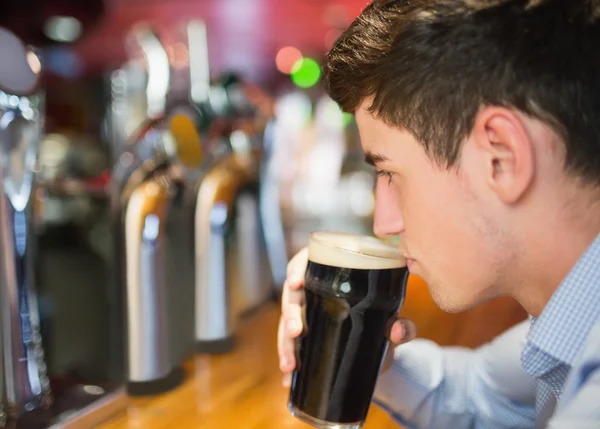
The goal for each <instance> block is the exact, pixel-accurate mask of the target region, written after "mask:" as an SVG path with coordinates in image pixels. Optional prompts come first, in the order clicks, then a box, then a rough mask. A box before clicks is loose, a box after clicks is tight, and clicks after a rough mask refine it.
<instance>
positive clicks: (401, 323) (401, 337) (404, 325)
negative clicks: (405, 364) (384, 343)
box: [389, 318, 417, 345]
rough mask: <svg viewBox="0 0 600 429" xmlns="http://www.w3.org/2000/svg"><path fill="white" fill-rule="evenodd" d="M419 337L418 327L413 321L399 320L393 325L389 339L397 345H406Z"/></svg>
mask: <svg viewBox="0 0 600 429" xmlns="http://www.w3.org/2000/svg"><path fill="white" fill-rule="evenodd" d="M416 336H417V326H416V325H415V324H414V322H413V321H412V320H408V319H403V318H398V319H396V320H395V321H394V323H393V324H392V328H391V329H390V334H389V339H390V341H391V342H392V343H393V344H395V345H399V344H404V343H407V342H409V341H411V340H413V339H414V338H415V337H416Z"/></svg>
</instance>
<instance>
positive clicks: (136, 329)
mask: <svg viewBox="0 0 600 429" xmlns="http://www.w3.org/2000/svg"><path fill="white" fill-rule="evenodd" d="M134 35H135V39H136V40H137V41H138V43H139V45H140V48H141V50H142V52H143V54H144V57H145V58H146V62H147V73H148V77H147V85H148V88H147V89H146V91H145V92H146V99H147V102H146V104H147V111H146V119H145V120H144V121H143V122H142V124H141V125H140V126H139V128H138V130H137V131H136V132H133V133H130V134H129V135H128V144H127V145H126V147H125V150H123V151H122V152H121V153H120V154H119V155H118V156H117V157H116V164H115V167H114V170H113V177H112V179H113V189H112V196H113V213H114V219H115V220H116V221H117V223H116V225H115V227H116V233H117V236H118V237H119V238H118V240H117V244H118V248H117V251H118V259H119V263H120V264H121V267H120V269H119V270H118V271H119V273H118V274H119V278H118V281H119V282H120V283H121V284H123V285H124V287H123V289H124V291H126V313H127V316H126V322H125V325H126V326H127V386H128V390H129V393H130V394H132V395H144V394H154V393H159V392H164V391H167V390H170V389H171V388H174V387H175V386H177V385H178V384H179V383H180V382H181V381H182V379H183V370H182V368H181V365H180V358H179V356H176V353H175V352H174V351H173V349H172V347H171V338H172V336H173V332H172V331H173V329H172V325H171V320H172V314H171V311H170V310H169V306H170V304H169V295H170V294H171V293H172V291H171V289H172V284H173V283H174V279H172V278H170V277H169V275H168V270H167V263H166V257H167V252H168V251H169V250H168V249H167V248H168V246H169V239H168V237H167V233H166V225H167V222H168V219H169V216H170V214H171V211H172V208H173V199H174V197H175V195H176V193H177V190H178V187H179V186H180V183H181V182H182V181H183V177H184V176H185V174H184V173H182V171H183V172H185V170H186V169H195V168H197V167H198V166H199V165H200V164H201V163H202V158H203V151H202V147H201V145H200V139H199V136H198V134H197V133H196V131H195V126H194V124H193V122H192V119H191V118H190V117H189V116H186V115H184V114H176V113H172V112H169V111H168V110H169V109H168V108H167V107H166V99H167V92H168V88H169V70H170V65H169V63H168V57H167V55H166V53H165V52H164V48H163V47H162V44H161V43H160V41H159V39H158V37H157V36H156V35H155V34H154V32H152V31H150V30H149V29H145V28H139V29H138V30H137V31H136V32H135V34H134ZM137 117H139V116H135V117H134V118H133V119H134V120H136V118H137ZM121 135H123V132H121Z"/></svg>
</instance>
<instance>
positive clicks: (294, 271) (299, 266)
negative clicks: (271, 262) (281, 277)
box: [286, 247, 308, 290]
mask: <svg viewBox="0 0 600 429" xmlns="http://www.w3.org/2000/svg"><path fill="white" fill-rule="evenodd" d="M307 265H308V248H306V247H305V248H304V249H302V250H300V251H299V252H298V253H296V254H295V255H294V257H293V258H292V259H291V260H290V262H289V263H288V266H287V279H286V283H287V285H288V287H289V288H290V289H292V290H295V289H299V288H300V287H302V286H303V285H304V273H305V272H306V267H307Z"/></svg>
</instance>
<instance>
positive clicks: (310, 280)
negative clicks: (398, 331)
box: [289, 231, 408, 429]
mask: <svg viewBox="0 0 600 429" xmlns="http://www.w3.org/2000/svg"><path fill="white" fill-rule="evenodd" d="M308 260H309V261H308V267H307V270H306V275H305V288H304V293H305V296H306V302H305V304H306V305H305V329H304V332H303V333H302V335H301V336H300V337H299V338H298V343H297V345H296V350H297V356H296V359H297V365H296V370H295V371H294V373H293V376H292V386H291V388H290V398H289V409H290V411H291V413H292V414H293V415H294V416H296V417H298V418H299V419H300V420H303V421H304V422H306V423H308V424H310V425H312V426H315V427H317V428H330V429H331V428H336V429H354V428H360V427H362V426H363V425H364V422H365V419H366V416H367V412H368V410H369V406H370V404H371V400H372V397H373V392H374V390H375V384H376V381H377V377H378V375H379V370H380V367H381V364H382V361H383V356H384V354H385V352H386V349H387V347H388V339H387V333H388V331H389V328H390V326H391V323H392V322H393V320H394V319H395V317H396V314H397V313H398V311H399V309H400V307H401V305H402V302H403V300H404V295H405V290H406V282H407V279H408V270H407V268H406V260H405V259H404V258H403V257H402V256H401V255H400V254H399V253H398V251H397V250H396V249H395V248H393V247H391V246H389V245H387V244H385V243H383V242H381V241H380V240H378V239H376V238H374V237H369V236H363V235H357V234H349V233H341V232H331V231H318V232H314V233H312V234H311V236H310V241H309V245H308Z"/></svg>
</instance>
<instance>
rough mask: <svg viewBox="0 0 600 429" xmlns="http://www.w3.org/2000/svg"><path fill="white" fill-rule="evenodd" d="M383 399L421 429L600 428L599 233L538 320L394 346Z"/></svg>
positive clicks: (378, 397) (400, 418)
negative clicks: (450, 342) (474, 345)
mask: <svg viewBox="0 0 600 429" xmlns="http://www.w3.org/2000/svg"><path fill="white" fill-rule="evenodd" d="M375 403H377V404H378V405H380V406H381V407H382V408H383V409H385V410H386V411H387V412H388V413H389V414H390V415H391V416H392V417H393V418H394V419H395V420H396V421H397V422H398V423H400V424H402V425H404V426H406V427H408V428H411V429H412V428H414V429H417V428H419V429H509V428H510V429H518V428H535V429H541V428H546V429H600V235H599V236H598V237H596V239H595V240H594V242H593V243H592V244H591V245H590V247H589V248H588V249H587V250H586V251H585V253H584V254H583V255H582V257H581V258H580V259H579V261H578V262H577V264H576V265H575V266H574V267H573V269H572V270H571V271H570V272H569V274H568V275H567V277H565V279H564V280H563V282H562V283H561V284H560V286H559V287H558V288H557V290H556V292H555V293H554V295H553V296H552V298H551V299H550V301H549V302H548V304H547V305H546V307H545V308H544V310H543V312H542V314H541V315H540V316H539V317H538V318H537V319H533V318H531V319H530V320H527V321H524V322H522V323H520V324H518V325H516V326H514V327H513V328H511V329H509V330H508V331H506V332H505V333H503V334H502V335H500V336H498V337H497V338H495V339H494V340H493V341H492V342H490V343H489V344H485V345H483V346H482V347H480V348H478V349H475V350H471V349H467V348H461V347H440V346H438V345H437V344H435V343H433V342H431V341H428V340H414V341H411V342H410V343H408V344H404V345H402V346H399V347H397V348H396V350H395V358H394V363H393V365H392V367H391V368H390V369H389V370H388V371H386V372H385V373H383V374H382V375H381V376H380V378H379V381H378V385H377V389H376V392H375Z"/></svg>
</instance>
